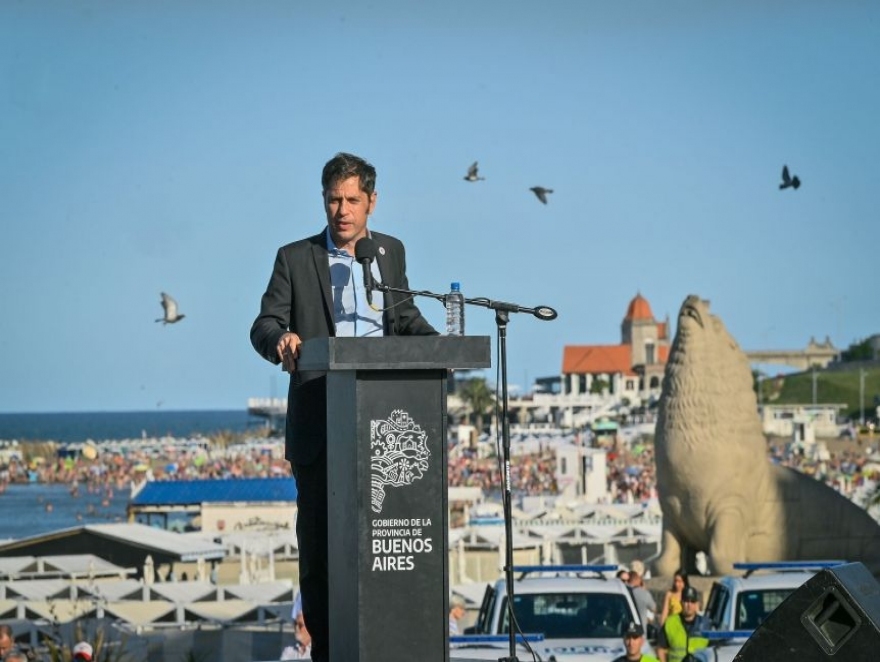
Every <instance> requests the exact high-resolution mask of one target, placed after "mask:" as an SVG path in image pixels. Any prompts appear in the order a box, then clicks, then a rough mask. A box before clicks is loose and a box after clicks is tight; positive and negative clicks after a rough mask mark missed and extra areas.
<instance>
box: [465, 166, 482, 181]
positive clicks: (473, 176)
mask: <svg viewBox="0 0 880 662" xmlns="http://www.w3.org/2000/svg"><path fill="white" fill-rule="evenodd" d="M464 179H465V181H468V182H479V181H482V180H484V179H486V178H485V177H480V176H479V175H478V174H477V162H476V161H474V163H473V165H472V166H471V167H470V168H468V174H466V175H465V176H464Z"/></svg>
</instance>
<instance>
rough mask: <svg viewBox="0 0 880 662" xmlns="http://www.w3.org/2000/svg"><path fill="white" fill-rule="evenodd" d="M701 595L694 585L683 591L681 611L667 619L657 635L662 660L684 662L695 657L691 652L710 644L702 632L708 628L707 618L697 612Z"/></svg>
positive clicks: (658, 651) (664, 661) (658, 652)
mask: <svg viewBox="0 0 880 662" xmlns="http://www.w3.org/2000/svg"><path fill="white" fill-rule="evenodd" d="M699 606H700V595H699V594H698V593H697V589H695V588H694V587H693V586H688V587H687V588H685V589H684V590H683V591H682V592H681V613H680V614H672V615H670V616H669V618H667V619H666V622H665V623H664V624H663V627H662V628H661V629H660V633H659V635H658V636H657V655H659V657H660V662H683V661H685V660H689V659H693V656H692V655H691V653H693V652H694V651H696V650H699V649H701V648H706V646H708V645H709V640H708V639H706V638H705V637H701V636H699V635H700V632H702V631H703V630H706V629H708V628H707V626H706V623H705V619H704V618H703V617H702V616H700V615H699V614H698V613H697V610H698V609H699Z"/></svg>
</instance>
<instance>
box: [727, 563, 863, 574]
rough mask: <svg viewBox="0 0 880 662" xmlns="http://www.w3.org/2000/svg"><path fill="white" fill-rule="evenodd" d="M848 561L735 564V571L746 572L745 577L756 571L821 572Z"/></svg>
mask: <svg viewBox="0 0 880 662" xmlns="http://www.w3.org/2000/svg"><path fill="white" fill-rule="evenodd" d="M844 563H846V561H836V560H827V561H768V562H762V563H734V564H733V567H734V569H735V570H745V571H746V574H745V576H746V577H748V576H750V575H751V574H752V573H753V572H755V571H756V570H783V571H784V570H821V569H823V568H833V567H834V566H838V565H843V564H844Z"/></svg>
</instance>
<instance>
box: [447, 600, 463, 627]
mask: <svg viewBox="0 0 880 662" xmlns="http://www.w3.org/2000/svg"><path fill="white" fill-rule="evenodd" d="M464 614H465V606H464V598H462V597H461V596H460V595H453V596H452V597H451V598H450V599H449V634H450V635H453V634H459V630H458V622H459V621H460V620H461V618H462V616H464Z"/></svg>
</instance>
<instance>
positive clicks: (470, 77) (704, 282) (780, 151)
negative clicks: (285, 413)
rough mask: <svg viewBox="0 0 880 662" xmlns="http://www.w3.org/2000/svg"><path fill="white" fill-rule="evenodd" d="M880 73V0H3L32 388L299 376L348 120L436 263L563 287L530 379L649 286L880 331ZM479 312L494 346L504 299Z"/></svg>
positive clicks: (522, 350) (726, 307) (413, 272)
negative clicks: (331, 178) (474, 172)
mask: <svg viewBox="0 0 880 662" xmlns="http://www.w3.org/2000/svg"><path fill="white" fill-rule="evenodd" d="M415 5H418V8H417V9H415V8H413V7H414V6H415ZM878 80H880V3H875V2H870V1H868V0H865V1H862V2H858V1H845V0H842V1H838V2H830V1H828V2H816V1H810V0H804V1H800V2H773V3H767V2H751V1H744V2H716V3H697V2H689V3H685V2H662V3H658V2H652V1H649V2H635V1H630V2H627V1H625V0H624V1H614V2H612V1H609V2H581V1H578V0H572V1H561V0H560V1H557V2H547V3H535V2H517V1H506V2H501V1H490V0H483V1H477V2H474V1H471V2H461V1H459V0H451V1H447V2H442V3H440V2H437V3H410V2H403V1H393V2H390V1H383V0H378V1H376V2H373V3H364V2H349V1H348V0H343V1H341V2H336V3H324V2H317V1H316V2H311V1H308V2H306V1H303V2H280V1H265V2H250V3H244V2H241V3H238V2H236V3H233V2H197V1H193V2H185V3H181V2H161V1H150V2H146V1H136V0H135V1H131V2H88V1H78V2H60V1H59V2H46V1H40V0H34V1H29V2H13V1H11V0H9V1H6V2H3V3H0V282H2V283H3V285H2V287H0V303H2V316H0V374H2V379H0V411H6V412H16V411H92V410H94V411H98V410H148V409H154V408H156V407H164V408H167V409H202V408H210V409H215V408H216V409H238V408H243V407H244V406H245V403H246V400H247V398H248V397H250V396H268V395H271V394H275V395H282V394H283V393H285V392H286V376H285V375H284V374H283V373H281V372H280V371H279V369H278V368H275V367H273V366H271V365H269V364H268V363H266V362H265V361H263V360H262V359H260V358H259V357H258V356H257V354H256V353H255V352H254V351H253V349H252V348H251V346H250V342H249V339H248V331H249V328H250V324H251V322H252V321H253V318H254V317H255V315H256V314H257V311H258V307H259V299H260V296H261V294H262V292H263V290H264V288H265V285H266V282H267V281H268V277H269V274H270V270H271V266H272V262H273V259H274V255H275V251H276V250H277V248H278V247H279V246H281V245H283V244H285V243H287V242H289V241H292V240H294V239H298V238H301V237H303V236H307V235H311V234H314V233H315V232H316V231H318V230H319V229H320V228H321V227H322V226H323V224H324V222H325V221H324V216H323V210H322V206H321V197H320V194H321V191H320V171H321V168H322V167H323V164H324V163H325V162H326V161H327V159H329V158H330V157H331V156H332V155H333V154H334V153H336V152H338V151H350V152H354V153H357V154H360V155H362V156H364V157H366V158H367V159H368V160H370V161H371V162H372V163H373V164H374V165H375V166H376V167H377V170H378V181H377V190H378V191H379V200H378V206H377V209H376V213H375V214H374V216H373V217H372V218H371V221H370V224H371V227H372V228H374V229H376V230H379V231H384V232H388V233H391V234H394V235H396V236H398V237H400V238H401V239H403V240H404V241H405V243H406V245H407V260H408V268H409V277H410V284H411V286H412V287H413V288H416V289H425V290H432V291H435V292H444V291H446V290H447V289H448V287H449V283H450V281H452V280H458V281H461V283H462V288H463V291H464V293H465V295H466V296H469V297H477V296H484V297H489V298H491V299H497V300H503V301H511V302H515V303H518V304H520V305H523V306H528V307H531V306H537V305H539V304H547V305H550V306H553V307H555V308H556V309H557V310H558V311H559V318H558V319H557V320H555V321H553V322H542V321H539V320H537V319H535V318H533V317H530V316H525V315H517V316H514V317H512V318H511V321H510V323H509V325H508V329H507V337H508V369H509V381H510V383H511V384H516V385H520V386H521V385H524V384H526V383H530V382H531V381H533V380H534V379H535V378H537V377H541V376H547V375H554V374H558V373H559V371H560V368H561V362H562V351H563V347H564V346H565V345H566V344H600V343H601V344H605V343H608V344H611V343H616V342H618V339H619V334H620V322H621V320H622V318H623V316H624V313H625V312H626V307H627V304H628V303H629V301H630V299H631V298H632V297H633V296H634V295H635V294H636V293H637V292H641V293H642V294H643V295H644V296H645V297H646V298H647V299H648V300H649V302H650V303H651V306H652V308H653V311H654V314H655V316H656V317H657V318H658V319H664V318H665V317H666V316H667V315H668V316H669V317H670V319H671V321H672V322H673V323H674V320H675V317H676V314H677V311H678V308H679V306H680V305H681V303H682V301H683V300H684V298H685V297H686V296H687V295H688V294H691V293H693V294H699V295H700V296H702V297H704V298H707V299H710V300H711V301H712V310H713V312H715V313H717V314H718V315H719V316H720V317H721V318H722V319H723V320H724V322H725V323H726V325H727V327H728V329H729V330H730V331H731V333H732V334H733V335H734V337H735V338H736V339H737V340H738V341H739V343H740V344H741V345H742V346H743V347H744V348H746V349H757V348H779V349H788V348H799V347H804V346H805V345H806V343H807V342H808V340H809V339H810V336H815V337H816V338H817V339H820V340H821V339H823V338H824V337H825V336H826V335H829V336H830V337H831V339H832V340H833V341H834V342H835V344H837V345H838V346H841V347H845V346H846V345H848V344H849V343H851V342H853V341H854V340H858V339H862V338H865V337H867V336H869V335H871V334H873V333H876V332H878V331H880V319H878V311H880V306H878V305H877V303H876V287H875V283H876V279H877V267H876V263H877V260H876V254H877V248H876V228H877V227H878V222H877V221H878V218H877V214H878V190H880V189H878V184H877V180H878V166H877V157H878V154H880V149H878V148H880V123H878V121H877V118H878V117H880V86H878V84H877V81H878ZM475 160H479V163H480V169H481V174H483V175H484V176H485V177H486V180H485V181H482V182H478V183H475V184H471V183H468V182H465V181H464V180H463V179H462V178H463V176H464V174H465V172H466V170H467V167H468V165H470V163H471V162H473V161H475ZM784 163H787V164H788V165H789V167H790V168H791V170H792V172H794V173H795V174H797V175H798V176H799V177H800V178H801V179H802V181H803V185H802V186H801V188H800V189H799V190H797V191H793V190H786V191H780V190H779V189H778V188H777V186H778V183H779V181H780V171H781V168H782V165H783V164H784ZM535 185H542V186H545V187H548V188H552V189H554V193H553V194H552V195H551V196H550V198H549V204H548V205H546V206H544V205H542V204H540V203H539V202H538V201H537V199H536V198H535V197H534V196H533V195H532V193H531V192H530V191H529V187H531V186H535ZM160 291H167V292H169V293H171V294H172V295H173V296H175V297H176V298H177V300H178V302H179V304H180V307H181V311H182V312H183V313H185V314H186V319H184V320H183V321H182V322H181V323H179V324H176V325H173V326H167V327H163V326H162V325H161V324H156V323H154V321H153V320H154V319H155V318H156V317H159V316H160V314H161V308H160V305H159V292H160ZM420 305H421V308H422V310H423V312H424V313H425V315H426V316H427V317H428V319H429V320H430V321H431V322H432V323H433V324H435V326H437V327H441V326H442V324H443V310H442V306H441V305H440V303H438V302H436V301H434V300H431V299H423V300H422V302H421V304H420ZM467 331H468V333H469V334H478V335H490V336H493V351H494V347H495V340H494V336H495V331H496V329H495V322H494V315H493V314H492V312H491V311H488V310H485V309H482V308H473V307H471V308H468V310H467ZM488 374H489V376H490V377H491V378H493V379H494V366H493V368H492V369H491V370H490V371H489V373H488Z"/></svg>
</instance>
